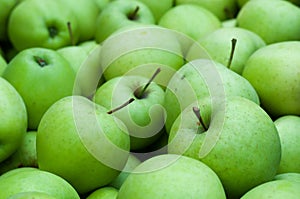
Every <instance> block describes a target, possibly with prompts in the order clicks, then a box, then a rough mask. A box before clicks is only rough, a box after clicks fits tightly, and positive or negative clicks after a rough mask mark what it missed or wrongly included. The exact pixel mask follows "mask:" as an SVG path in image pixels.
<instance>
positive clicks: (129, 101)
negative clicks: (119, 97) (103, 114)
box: [107, 98, 134, 114]
mask: <svg viewBox="0 0 300 199" xmlns="http://www.w3.org/2000/svg"><path fill="white" fill-rule="evenodd" d="M133 101H134V98H130V99H129V100H128V101H127V102H125V103H124V104H121V105H120V106H118V107H117V108H114V109H112V110H110V111H108V112H107V113H108V114H112V113H114V112H116V111H118V110H120V109H122V108H124V107H125V106H127V105H129V104H130V103H131V102H133Z"/></svg>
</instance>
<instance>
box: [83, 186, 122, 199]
mask: <svg viewBox="0 0 300 199" xmlns="http://www.w3.org/2000/svg"><path fill="white" fill-rule="evenodd" d="M118 193H119V191H118V189H116V188H114V187H110V186H106V187H101V188H99V189H96V190H95V191H93V192H92V193H91V194H89V195H88V196H87V197H86V199H117V197H118Z"/></svg>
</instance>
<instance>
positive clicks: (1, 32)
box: [0, 0, 18, 41]
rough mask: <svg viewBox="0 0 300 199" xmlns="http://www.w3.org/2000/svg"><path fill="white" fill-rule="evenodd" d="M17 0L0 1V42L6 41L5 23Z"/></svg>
mask: <svg viewBox="0 0 300 199" xmlns="http://www.w3.org/2000/svg"><path fill="white" fill-rule="evenodd" d="M17 3H18V0H2V1H0V41H7V40H8V35H7V22H8V18H9V15H10V13H11V11H12V10H13V9H14V7H15V6H16V5H17Z"/></svg>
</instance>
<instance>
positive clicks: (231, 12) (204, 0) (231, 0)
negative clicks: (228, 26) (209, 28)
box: [175, 0, 238, 21]
mask: <svg viewBox="0 0 300 199" xmlns="http://www.w3.org/2000/svg"><path fill="white" fill-rule="evenodd" d="M175 4H176V5H180V4H196V5H199V6H202V7H204V8H206V9H208V10H209V11H211V12H212V13H214V15H216V16H217V17H218V18H219V19H220V20H221V21H223V20H226V19H230V18H234V16H235V15H236V14H237V12H238V6H237V3H236V1H235V0H214V1H211V0H175Z"/></svg>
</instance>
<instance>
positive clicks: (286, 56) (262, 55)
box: [242, 1, 300, 118]
mask: <svg viewBox="0 0 300 199" xmlns="http://www.w3.org/2000/svg"><path fill="white" fill-rule="evenodd" d="M276 2H277V1H276ZM288 23H289V22H288ZM286 31H287V30H286ZM299 52H300V42H299V41H286V42H278V43H275V44H270V45H267V46H265V47H262V48H260V49H258V50H257V51H255V52H254V53H253V54H252V55H251V56H250V57H249V59H248V61H247V62H246V64H245V68H244V71H243V74H242V75H243V77H245V78H246V79H247V80H248V81H249V82H250V83H251V84H252V86H253V87H254V88H255V90H256V91H257V93H258V95H259V97H260V99H261V105H262V107H263V108H264V109H265V110H266V111H267V112H268V113H269V114H270V115H271V116H272V117H274V118H276V117H278V116H282V115H288V114H294V115H300V103H299V99H300V65H297V64H295V63H298V62H299V61H300V57H299V56H298V54H299Z"/></svg>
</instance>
